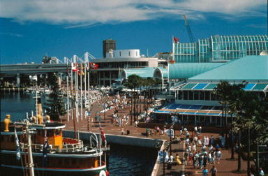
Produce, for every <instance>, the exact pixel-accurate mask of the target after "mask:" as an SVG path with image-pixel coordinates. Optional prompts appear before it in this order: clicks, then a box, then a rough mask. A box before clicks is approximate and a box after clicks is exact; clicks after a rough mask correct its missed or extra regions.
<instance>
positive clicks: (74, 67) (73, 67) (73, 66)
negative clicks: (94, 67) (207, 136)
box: [72, 63, 78, 72]
mask: <svg viewBox="0 0 268 176" xmlns="http://www.w3.org/2000/svg"><path fill="white" fill-rule="evenodd" d="M72 71H73V72H77V71H78V68H77V64H76V63H72Z"/></svg>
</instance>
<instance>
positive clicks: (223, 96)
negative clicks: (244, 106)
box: [214, 81, 245, 171]
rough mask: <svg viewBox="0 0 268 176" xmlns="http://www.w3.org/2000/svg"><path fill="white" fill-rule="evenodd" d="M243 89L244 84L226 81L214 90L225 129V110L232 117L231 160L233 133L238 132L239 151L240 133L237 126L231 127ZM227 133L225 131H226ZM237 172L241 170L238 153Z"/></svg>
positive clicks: (232, 155) (238, 107) (238, 108)
mask: <svg viewBox="0 0 268 176" xmlns="http://www.w3.org/2000/svg"><path fill="white" fill-rule="evenodd" d="M244 87H245V84H244V82H243V83H242V84H233V85H231V84H229V83H228V82H227V81H221V82H220V83H219V84H218V85H217V87H216V88H215V90H214V93H215V94H216V95H217V97H218V99H219V100H220V103H221V104H222V117H224V116H223V114H225V127H227V109H228V110H229V112H230V114H231V115H232V124H231V136H232V139H231V147H232V152H231V158H232V159H233V158H234V143H233V142H234V141H233V132H238V147H239V148H238V150H239V151H240V139H241V138H240V137H241V131H240V128H238V127H237V126H235V127H233V114H234V115H236V116H237V111H238V110H240V109H241V108H240V103H241V101H240V97H241V95H242V93H243V89H242V88H244ZM226 131H227V130H226ZM237 170H238V171H240V170H241V155H240V152H238V166H237Z"/></svg>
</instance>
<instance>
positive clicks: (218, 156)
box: [216, 150, 222, 164]
mask: <svg viewBox="0 0 268 176" xmlns="http://www.w3.org/2000/svg"><path fill="white" fill-rule="evenodd" d="M221 157H222V154H221V151H220V150H217V151H216V161H217V163H218V164H219V163H220V160H221Z"/></svg>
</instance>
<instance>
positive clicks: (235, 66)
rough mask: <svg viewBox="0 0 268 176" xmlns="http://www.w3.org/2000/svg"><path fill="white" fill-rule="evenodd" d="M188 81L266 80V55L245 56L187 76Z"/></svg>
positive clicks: (267, 77) (267, 62)
mask: <svg viewBox="0 0 268 176" xmlns="http://www.w3.org/2000/svg"><path fill="white" fill-rule="evenodd" d="M189 80H190V81H203V80H206V81H220V80H226V81H232V80H233V81H235V80H237V81H243V80H245V81H252V80H254V81H256V80H262V81H268V56H246V57H243V58H241V59H237V60H234V61H230V62H228V63H226V64H224V65H222V66H220V67H217V68H215V69H213V70H210V71H207V72H205V73H201V74H199V75H197V76H194V77H191V78H189Z"/></svg>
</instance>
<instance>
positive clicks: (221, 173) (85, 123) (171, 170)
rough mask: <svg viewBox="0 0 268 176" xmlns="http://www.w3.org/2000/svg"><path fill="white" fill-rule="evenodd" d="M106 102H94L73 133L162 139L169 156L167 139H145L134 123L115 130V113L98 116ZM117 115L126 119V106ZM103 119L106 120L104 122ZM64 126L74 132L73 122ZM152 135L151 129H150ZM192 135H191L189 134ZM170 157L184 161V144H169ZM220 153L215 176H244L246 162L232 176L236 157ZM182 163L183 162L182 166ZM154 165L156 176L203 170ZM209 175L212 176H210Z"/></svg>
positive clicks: (144, 130)
mask: <svg viewBox="0 0 268 176" xmlns="http://www.w3.org/2000/svg"><path fill="white" fill-rule="evenodd" d="M112 98H113V97H109V99H112ZM105 101H107V99H102V100H99V101H97V102H95V103H94V104H93V106H92V108H91V115H90V117H87V118H84V119H83V120H81V119H79V121H78V122H75V124H76V129H77V130H79V131H89V132H95V133H99V132H100V130H99V127H102V129H103V130H104V131H105V133H106V134H111V135H124V136H126V137H128V136H135V137H143V138H144V137H147V138H153V139H161V140H164V141H166V143H165V144H164V146H163V147H166V149H167V152H168V153H170V150H169V149H170V147H169V145H168V142H169V140H170V138H169V137H168V136H167V135H166V134H163V135H161V134H158V133H152V134H151V135H149V136H146V135H145V134H146V128H139V127H135V123H133V124H132V125H130V123H129V122H128V124H127V125H125V126H121V127H120V126H118V125H114V124H113V123H112V121H113V120H112V119H113V117H112V115H113V113H114V109H110V110H107V111H106V112H105V114H104V113H100V112H101V111H102V110H103V107H102V106H101V104H102V103H104V102H105ZM97 115H99V116H100V117H101V120H100V121H96V120H95V119H94V117H95V116H97ZM118 115H119V116H121V117H122V116H124V115H129V116H130V107H129V106H125V107H124V108H123V109H118ZM104 116H105V119H104ZM63 122H64V123H65V124H66V128H67V129H68V130H74V121H73V120H71V119H70V120H69V121H66V118H64V119H63ZM151 130H152V131H154V129H151ZM127 131H129V134H127ZM190 133H191V132H190ZM211 135H214V137H215V138H216V137H218V135H219V134H216V133H201V134H200V138H203V136H211ZM175 136H179V137H180V138H183V137H184V136H180V134H179V131H176V132H175ZM171 149H172V150H171V153H172V155H173V157H174V158H175V156H176V154H178V155H179V158H180V159H181V160H182V161H183V159H182V158H183V156H184V152H185V141H184V140H182V141H181V142H177V143H176V142H175V143H172V144H171ZM221 151H222V158H221V160H220V162H219V163H215V164H214V165H215V166H216V168H217V171H218V172H217V176H245V175H247V174H246V161H242V166H241V171H242V172H241V173H237V172H235V171H236V169H237V156H236V155H235V160H230V159H229V158H230V157H231V152H230V151H229V150H227V149H221ZM184 163H185V162H184ZM156 164H157V165H158V168H157V172H156V173H155V172H154V174H155V175H157V176H162V175H167V176H168V175H174V176H175V175H182V174H184V175H202V169H198V168H194V166H193V164H192V163H188V165H185V164H181V165H176V164H173V165H172V166H171V167H169V165H168V164H166V163H165V168H164V167H163V166H164V164H163V163H159V162H158V161H156ZM211 167H212V164H208V165H207V169H208V170H210V169H211ZM209 175H211V174H209Z"/></svg>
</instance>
